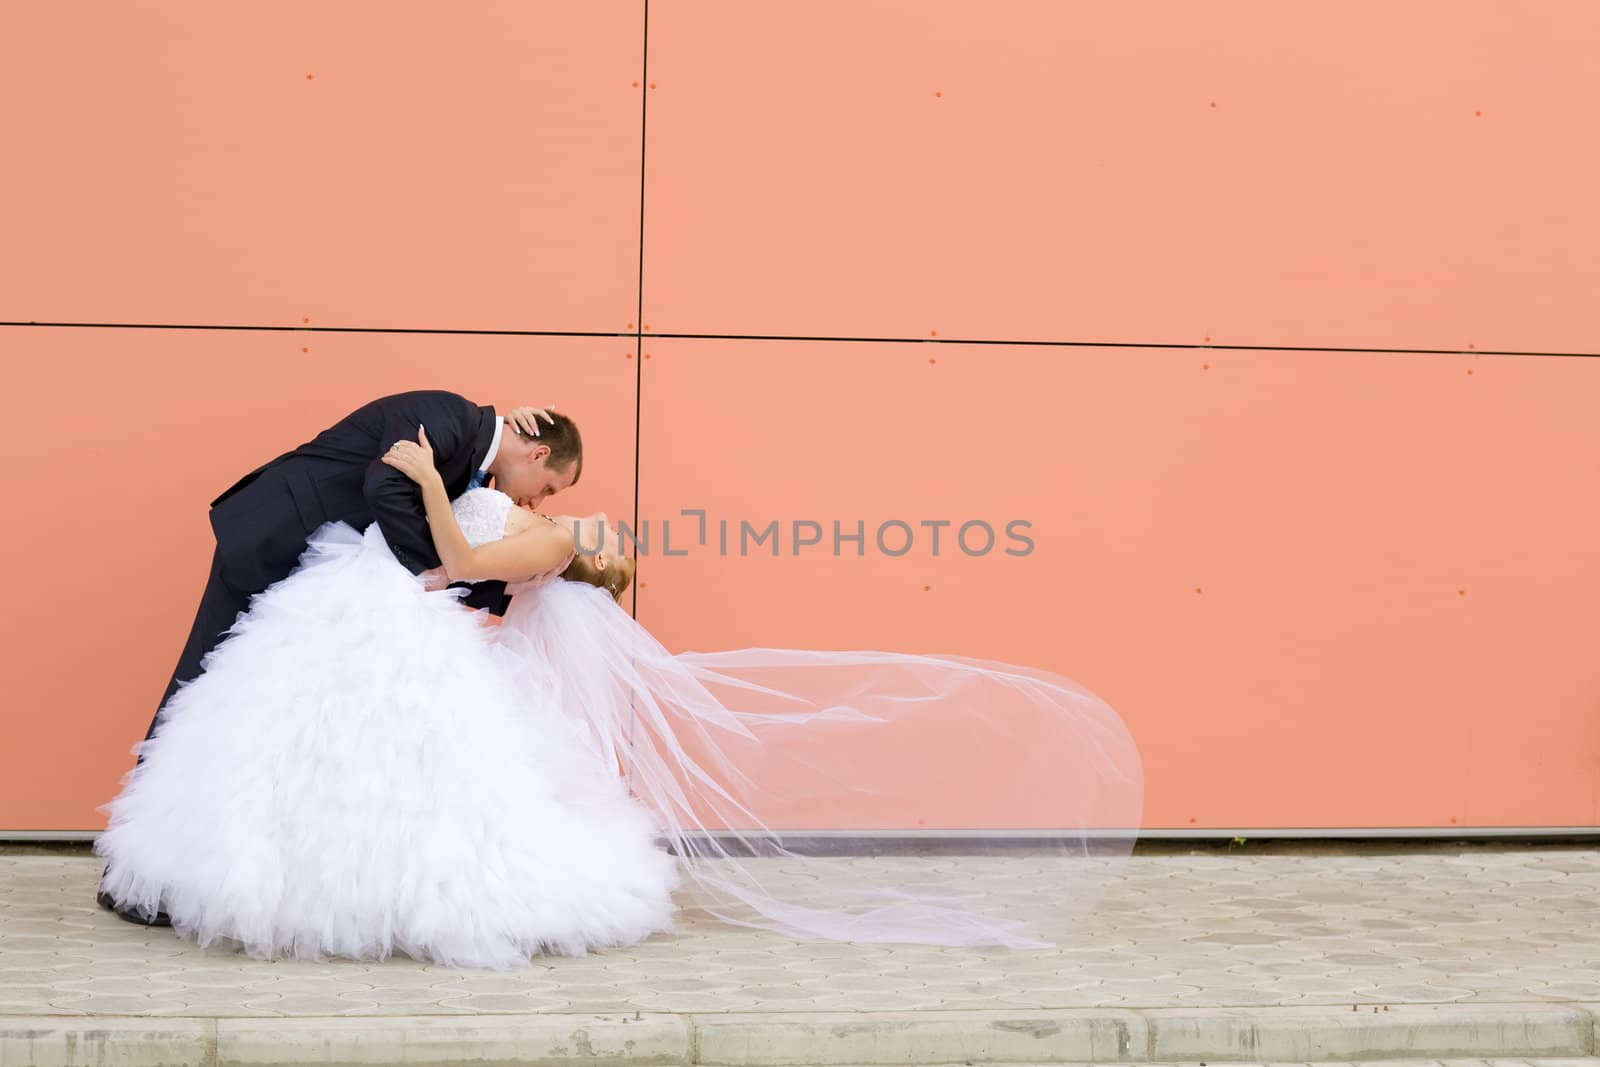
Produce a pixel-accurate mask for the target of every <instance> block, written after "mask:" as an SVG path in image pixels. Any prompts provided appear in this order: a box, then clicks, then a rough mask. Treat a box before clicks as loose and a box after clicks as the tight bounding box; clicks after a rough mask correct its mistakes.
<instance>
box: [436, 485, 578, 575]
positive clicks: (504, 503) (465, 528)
mask: <svg viewBox="0 0 1600 1067" xmlns="http://www.w3.org/2000/svg"><path fill="white" fill-rule="evenodd" d="M514 506H515V504H514V503H513V502H512V500H511V498H510V497H509V496H507V495H506V494H504V493H502V492H501V491H500V490H498V489H490V488H488V487H484V488H481V489H468V490H467V491H466V492H465V493H462V494H461V495H460V496H458V497H456V498H455V499H454V500H453V501H451V502H450V510H451V511H452V512H453V513H454V514H455V517H456V522H457V523H459V524H460V526H461V532H462V534H464V535H465V536H466V538H467V544H469V545H471V546H472V547H473V548H477V547H478V546H479V545H486V544H488V543H489V542H490V541H499V540H500V539H502V538H503V537H505V535H506V522H507V521H508V520H509V519H510V516H511V509H512V508H513V507H514ZM575 554H576V553H568V554H567V558H566V559H564V560H562V561H561V563H560V564H559V565H557V566H555V567H552V568H551V569H550V570H547V571H545V572H544V573H542V574H535V575H534V576H533V577H532V578H529V579H527V580H526V581H521V582H513V583H511V584H510V585H508V586H507V587H506V592H508V593H512V594H515V593H521V592H527V591H528V590H530V589H535V588H537V587H539V586H541V585H543V584H544V583H545V582H548V581H552V580H554V579H555V578H556V577H557V576H558V575H559V574H560V573H561V572H562V571H564V570H566V569H567V564H569V563H571V562H572V557H573V555H575Z"/></svg>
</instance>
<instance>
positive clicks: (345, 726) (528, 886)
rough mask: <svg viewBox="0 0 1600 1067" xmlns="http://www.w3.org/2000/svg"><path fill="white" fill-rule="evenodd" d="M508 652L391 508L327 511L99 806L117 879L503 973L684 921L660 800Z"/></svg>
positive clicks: (469, 515) (294, 940) (242, 913)
mask: <svg viewBox="0 0 1600 1067" xmlns="http://www.w3.org/2000/svg"><path fill="white" fill-rule="evenodd" d="M510 507H511V502H510V499H509V498H508V497H506V496H505V495H504V494H502V493H496V492H493V491H491V490H475V491H473V492H471V493H468V494H464V495H463V496H462V497H461V498H459V499H458V500H457V502H456V505H455V511H456V515H457V518H458V521H460V522H461V524H462V529H463V532H464V533H465V534H466V535H467V537H468V539H469V540H470V541H471V542H472V543H474V544H481V543H483V542H485V541H489V540H493V539H496V538H499V537H501V536H503V534H504V532H505V522H506V517H507V515H508V513H509V511H510ZM503 655H504V653H503V651H502V650H501V649H500V648H499V646H498V645H497V644H495V643H493V642H492V641H491V640H490V639H489V637H488V635H486V631H485V628H484V627H483V625H482V623H481V615H480V614H479V613H476V612H471V611H468V610H466V609H464V608H463V607H462V606H461V604H460V602H459V599H458V594H456V593H450V592H446V591H437V592H429V591H427V590H426V589H424V587H423V585H422V583H421V582H420V581H419V580H418V579H417V578H415V577H414V576H412V575H411V574H410V573H409V572H408V571H407V570H406V569H405V568H404V567H402V566H401V565H400V563H399V562H398V561H397V560H395V558H394V556H393V554H392V553H391V552H390V551H389V548H388V546H387V544H386V543H385V542H384V539H383V535H382V533H381V532H380V531H379V528H378V526H377V524H375V523H374V524H373V525H371V526H369V527H368V528H367V530H366V532H365V534H357V533H356V532H355V531H354V530H352V529H351V528H350V527H349V526H348V525H345V524H343V523H334V524H328V525H326V526H323V527H322V528H321V529H319V530H318V531H317V532H316V533H315V534H314V535H313V536H312V537H311V538H310V539H309V541H308V543H307V549H306V551H305V553H304V555H303V556H302V558H301V564H300V566H299V567H298V568H297V569H296V571H295V572H294V573H293V574H291V575H289V577H287V578H285V579H283V580H282V581H280V582H278V583H277V584H275V585H273V586H272V587H271V588H269V589H267V590H265V591H264V592H262V593H261V594H259V595H257V596H256V597H255V598H254V599H253V600H252V601H251V603H250V607H249V610H248V611H247V612H246V613H245V614H243V615H242V616H241V617H240V618H239V620H238V622H237V623H236V624H235V626H234V628H233V631H232V632H231V634H230V636H229V637H228V639H227V640H225V641H223V642H222V644H221V645H219V646H218V647H217V648H216V649H215V650H214V651H213V652H212V653H211V655H210V656H209V657H208V658H207V660H206V669H205V671H204V673H202V674H201V675H200V676H199V677H198V678H196V679H195V680H194V681H193V682H191V683H190V684H188V685H186V686H184V687H183V688H181V689H180V690H179V691H178V692H176V693H175V694H173V696H172V698H171V699H170V700H169V701H168V703H167V705H166V707H165V708H164V709H163V711H162V721H161V723H160V724H159V725H158V727H157V730H156V731H155V733H154V735H153V736H152V737H151V738H150V739H149V740H148V741H145V742H141V745H142V751H143V754H144V761H143V762H142V763H140V764H137V765H136V766H135V768H134V769H133V771H131V772H130V773H129V777H128V778H127V779H126V784H125V786H124V788H123V790H122V792H121V794H120V795H119V796H118V797H117V798H116V799H115V800H114V801H112V802H111V803H110V804H108V805H105V806H104V807H103V809H102V810H105V811H107V812H108V813H109V816H110V818H109V825H108V827H107V829H106V830H105V832H104V833H103V834H102V835H101V836H100V837H99V838H98V839H97V841H96V845H95V851H97V852H98V853H100V854H101V855H103V856H105V857H106V858H107V859H108V861H109V863H108V865H107V866H108V873H107V877H106V882H105V885H104V888H105V889H106V890H107V891H108V892H109V893H110V894H111V895H112V897H113V898H114V899H116V900H117V901H118V903H119V904H133V905H136V906H140V907H144V908H146V909H149V910H152V911H153V909H154V906H155V905H156V904H157V902H158V901H159V902H160V903H161V905H162V906H163V907H164V908H165V909H166V911H167V913H168V914H169V915H170V916H171V918H172V925H173V928H174V929H175V930H176V931H177V932H179V933H180V934H185V935H193V936H195V937H196V938H197V939H198V940H199V942H200V943H201V944H206V943H209V942H212V941H223V942H227V941H236V942H238V943H240V944H241V946H242V947H243V948H244V949H245V950H246V951H247V952H249V953H250V954H251V955H253V956H258V957H272V956H280V955H294V956H301V957H303V958H319V957H321V956H323V955H335V956H347V957H354V958H382V957H384V956H387V955H389V954H390V953H391V952H401V953H405V954H407V955H412V956H415V957H419V958H425V959H431V960H434V961H437V962H441V963H445V964H449V965H454V966H468V967H494V968H504V967H511V966H517V965H519V964H521V965H525V964H526V961H527V958H528V957H529V956H530V955H531V954H534V953H538V952H554V953H561V954H581V953H583V952H585V951H586V950H587V949H588V948H590V947H597V946H606V945H625V944H630V943H632V942H635V941H638V940H639V939H641V938H643V937H645V936H647V935H648V934H650V933H651V932H653V931H657V930H667V929H670V928H671V927H672V919H671V916H672V912H673V904H672V899H671V894H672V890H673V888H674V887H675V886H676V885H677V884H678V880H679V879H678V874H677V870H676V866H677V864H676V861H675V859H674V858H673V857H672V856H671V855H669V854H668V853H666V852H664V851H663V850H661V849H660V848H659V847H657V845H656V844H655V842H654V835H655V833H656V827H655V825H654V822H653V820H652V818H651V817H650V813H649V812H648V811H647V810H646V809H645V808H644V807H643V805H641V804H640V803H639V802H638V801H637V800H635V799H633V798H632V797H630V796H629V795H628V792H627V788H626V784H625V783H624V782H623V780H622V778H621V777H620V776H619V774H618V771H617V769H616V767H615V765H613V766H611V767H610V768H609V769H608V768H607V767H606V765H605V764H603V763H602V762H601V760H600V759H599V757H598V756H597V755H595V754H594V752H593V751H592V750H591V748H590V747H588V746H587V745H586V743H585V742H584V740H583V738H582V735H581V734H580V733H579V732H578V727H579V726H580V725H581V724H580V723H579V722H578V721H576V720H574V719H572V718H569V717H567V716H564V715H561V714H559V713H558V712H557V710H556V708H555V706H554V704H553V699H552V698H553V687H554V681H553V679H552V678H550V677H549V676H548V675H547V674H546V673H545V672H541V671H539V670H537V669H535V665H534V664H531V663H530V664H522V665H520V667H519V670H518V672H517V673H516V674H515V676H513V675H512V674H511V673H510V672H508V671H506V670H505V669H504V668H503V666H501V665H499V664H497V662H496V659H497V657H503ZM139 750H140V749H139V746H136V748H135V751H139Z"/></svg>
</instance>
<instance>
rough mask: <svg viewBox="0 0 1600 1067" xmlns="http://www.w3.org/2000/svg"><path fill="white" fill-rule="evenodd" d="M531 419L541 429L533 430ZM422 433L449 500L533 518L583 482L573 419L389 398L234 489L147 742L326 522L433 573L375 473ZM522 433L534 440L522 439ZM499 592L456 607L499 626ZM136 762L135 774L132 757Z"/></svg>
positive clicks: (392, 477) (429, 540) (399, 480)
mask: <svg viewBox="0 0 1600 1067" xmlns="http://www.w3.org/2000/svg"><path fill="white" fill-rule="evenodd" d="M538 417H542V418H544V419H545V420H546V422H548V423H549V425H547V426H540V425H539V423H538ZM419 426H424V427H426V428H427V431H428V440H429V442H430V443H431V444H432V445H433V453H434V462H435V464H436V465H437V466H438V468H439V473H440V474H441V475H442V476H443V477H444V484H445V490H446V492H448V494H449V495H450V497H451V498H452V499H454V498H455V497H457V496H460V495H461V494H462V493H464V492H466V491H467V490H468V489H470V488H474V487H476V486H479V485H482V484H484V483H485V482H486V481H487V480H489V479H491V478H492V479H493V480H494V485H495V488H497V489H499V490H500V491H501V492H504V493H506V494H507V495H508V496H510V497H511V498H512V499H513V500H515V501H516V502H517V503H518V504H519V505H523V506H526V507H537V506H538V505H539V504H540V502H541V501H543V500H544V498H545V497H547V496H550V495H551V494H553V493H558V492H560V491H561V490H563V489H566V488H568V487H569V486H571V485H574V484H576V483H577V481H578V476H579V475H580V474H582V473H583V441H582V439H581V438H580V437H579V436H578V428H577V427H576V426H575V425H573V422H572V420H571V419H569V418H567V417H566V416H565V415H561V414H559V413H551V412H547V411H545V410H543V409H539V408H518V409H516V410H515V411H513V412H512V413H511V414H510V415H509V416H507V417H506V418H501V417H500V416H497V415H496V414H495V410H494V408H492V407H487V406H479V405H477V404H474V403H472V402H471V401H470V400H467V399H466V398H465V397H462V396H457V395H456V394H455V393H447V392H443V391H439V390H427V391H418V392H412V393H398V394H396V395H394V396H386V397H383V398H381V399H378V400H374V401H372V403H370V404H367V405H366V406H365V407H362V408H359V409H357V410H356V411H354V412H352V413H351V414H349V415H348V416H346V417H345V418H343V419H341V420H340V421H339V422H337V423H335V424H334V425H332V426H330V427H328V428H327V429H326V430H323V431H322V432H321V433H320V434H318V435H317V436H316V437H315V438H313V439H312V440H310V441H308V442H307V443H305V444H303V445H301V446H300V447H299V448H296V449H293V450H292V451H289V452H285V453H284V454H283V455H281V456H279V457H278V458H277V459H274V460H273V461H272V462H270V463H268V464H266V465H265V466H262V467H258V468H256V469H255V470H253V471H251V472H250V473H249V474H246V475H245V476H244V477H243V478H241V479H239V480H238V481H237V482H235V483H234V484H233V485H232V486H231V487H230V488H229V489H227V490H226V491H225V492H224V493H223V494H222V495H221V496H219V497H217V499H215V500H213V501H212V502H211V529H212V531H213V532H214V533H215V534H216V540H217V548H216V552H215V553H214V554H213V556H212V558H211V577H210V579H209V580H208V581H207V582H206V588H205V592H204V593H203V594H202V595H201V597H200V610H199V612H198V613H196V615H195V620H194V626H193V628H192V629H191V630H190V631H189V640H188V642H187V643H185V645H184V646H183V653H182V655H180V656H179V657H178V667H177V669H176V670H175V671H173V673H172V680H171V681H170V682H168V683H167V691H166V692H165V693H164V694H163V695H162V697H161V703H160V704H158V705H157V711H156V715H155V717H154V718H152V719H151V721H150V728H149V729H148V730H146V731H145V739H146V740H149V738H150V737H151V736H152V735H153V734H154V733H155V730H156V724H157V723H158V722H159V721H160V709H161V708H162V707H163V706H165V705H166V702H167V700H168V699H169V698H170V697H171V696H172V694H173V693H174V692H176V691H177V689H178V687H179V686H180V685H181V684H183V683H184V682H188V681H191V680H193V679H194V678H197V677H199V675H200V673H201V667H200V661H201V660H202V659H203V658H205V655H206V653H208V652H210V651H211V650H212V649H213V648H215V647H216V646H217V645H219V644H220V643H221V642H222V639H223V637H224V636H226V634H227V631H228V628H229V627H231V626H232V625H233V623H234V620H235V619H237V618H238V617H239V614H240V613H241V612H243V611H244V609H245V606H246V604H247V603H248V601H249V599H250V597H251V596H253V595H255V594H256V593H259V592H261V591H262V590H264V589H266V588H267V587H268V586H269V585H272V584H273V583H274V582H277V581H279V580H281V579H283V578H286V577H288V575H289V572H290V571H292V570H293V569H294V568H295V564H296V563H297V562H298V561H299V558H300V553H301V552H302V551H304V549H305V547H306V538H308V537H309V536H310V535H311V534H312V533H313V532H314V531H315V530H316V529H317V527H319V526H321V525H322V524H323V523H324V522H332V521H337V520H343V521H344V522H347V523H349V524H350V525H351V526H353V527H355V528H356V529H357V530H362V529H365V528H366V527H367V526H368V525H369V524H370V523H372V522H377V524H378V527H379V529H380V530H382V531H383V536H384V540H385V541H387V542H388V544H389V547H390V548H391V549H392V550H393V551H394V554H395V557H396V558H397V559H398V560H399V561H400V562H401V563H402V564H404V565H405V567H406V569H408V570H409V571H411V573H412V574H421V573H422V572H423V571H424V570H430V569H432V568H436V567H438V566H439V565H440V564H439V557H438V555H437V554H436V553H435V552H434V548H433V537H432V535H431V534H430V533H429V531H428V520H427V515H426V513H425V512H424V510H423V506H422V494H421V493H420V492H419V491H418V490H417V487H416V484H415V483H413V482H412V481H411V480H410V479H409V478H407V477H406V476H405V475H404V474H403V473H401V472H400V471H399V470H397V469H395V468H394V467H391V466H389V465H388V464H386V463H384V462H382V456H383V454H384V453H385V452H386V451H387V450H388V448H389V446H390V445H392V444H394V443H395V442H396V441H414V440H416V438H417V429H418V427H419ZM525 431H531V433H530V432H525ZM505 586H506V583H504V582H493V581H487V582H479V583H476V584H474V585H473V586H471V587H470V588H471V592H470V593H468V595H467V596H466V597H465V598H464V602H465V603H466V604H468V605H469V606H471V607H475V608H487V609H488V610H489V611H490V612H492V613H493V614H495V615H503V614H504V613H505V610H506V605H507V604H508V603H509V602H510V597H508V596H507V595H506V591H505ZM138 762H140V763H142V762H144V756H143V755H142V754H141V755H140V757H139V760H138ZM98 899H99V902H100V904H101V905H102V906H104V907H107V908H110V909H111V910H113V911H116V913H117V915H118V916H119V917H121V918H123V919H126V920H128V921H129V922H134V923H141V924H144V925H148V926H167V925H170V922H169V920H168V919H167V915H166V912H164V911H163V912H157V913H156V914H155V915H154V916H150V915H147V914H145V913H144V912H142V911H138V910H136V909H132V908H130V909H122V910H119V909H117V908H116V907H115V904H114V901H112V899H111V897H110V895H109V894H108V893H106V892H105V891H104V890H102V891H101V892H100V893H99V896H98Z"/></svg>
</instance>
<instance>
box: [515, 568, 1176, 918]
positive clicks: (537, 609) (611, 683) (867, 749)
mask: <svg viewBox="0 0 1600 1067" xmlns="http://www.w3.org/2000/svg"><path fill="white" fill-rule="evenodd" d="M498 639H499V641H500V642H501V643H502V647H503V648H504V649H505V650H506V651H508V652H509V653H511V655H510V656H509V660H510V661H511V662H512V663H513V664H517V663H521V664H522V665H523V666H524V667H525V669H527V670H528V671H529V672H530V677H531V676H532V674H533V673H538V674H539V675H540V677H541V678H544V679H548V677H549V675H548V674H546V673H544V672H547V671H553V673H554V676H555V678H556V679H557V689H556V691H557V694H558V696H557V699H558V701H559V707H560V710H561V712H562V713H563V714H564V715H565V716H567V717H569V718H574V719H577V720H580V723H581V728H582V730H583V731H584V732H585V733H586V735H587V738H588V741H589V743H590V745H591V747H592V748H593V749H594V751H595V752H596V753H597V755H599V756H600V757H601V758H602V759H604V760H608V761H611V762H612V763H615V764H616V765H617V767H618V768H619V771H620V772H622V773H623V774H624V776H625V780H626V784H627V787H628V788H629V789H630V790H631V791H632V793H633V794H634V795H635V796H636V797H637V798H638V799H639V800H640V801H641V802H642V803H644V804H645V805H647V806H648V807H649V808H650V809H651V810H652V811H653V812H654V813H655V816H656V818H657V820H658V825H659V828H660V833H661V836H662V837H663V838H664V839H665V843H666V845H667V846H668V847H669V848H670V849H671V850H672V851H673V852H674V853H675V854H676V855H677V856H679V857H680V859H681V863H680V868H681V870H682V872H683V874H684V875H685V876H686V878H685V881H684V883H683V885H684V891H685V892H686V893H687V895H688V897H689V901H688V903H689V905H690V906H691V907H697V908H699V909H701V910H702V911H704V912H705V913H707V914H709V915H712V916H714V917H716V918H717V919H720V920H722V921H724V922H727V923H732V924H735V925H741V926H749V927H753V928H759V929H765V930H772V931H775V932H779V933H783V934H785V935H788V936H790V937H794V938H800V939H807V938H827V939H834V940H847V941H892V942H912V943H921V944H937V945H1003V946H1007V947H1011V948H1046V947H1050V946H1052V945H1054V944H1056V943H1058V941H1059V939H1060V938H1061V936H1062V935H1063V934H1064V933H1065V932H1066V930H1067V928H1068V927H1069V926H1070V924H1071V922H1072V921H1073V919H1075V918H1076V917H1078V916H1081V915H1082V914H1083V913H1084V912H1085V911H1087V910H1088V909H1090V908H1092V907H1093V906H1094V903H1095V902H1096V900H1098V898H1099V897H1100V896H1101V894H1102V893H1103V891H1104V890H1105V888H1106V887H1107V886H1108V885H1109V884H1110V883H1111V882H1112V881H1113V880H1114V879H1115V878H1116V876H1117V875H1118V873H1119V872H1118V867H1119V866H1120V861H1121V860H1123V859H1125V858H1126V856H1127V855H1128V853H1129V852H1130V851H1131V849H1132V846H1133V842H1134V839H1135V837H1136V835H1137V832H1138V828H1139V825H1140V816H1141V813H1142V809H1143V799H1144V781H1143V770H1142V766H1141V763H1140V759H1139V753H1138V749H1137V747H1136V746H1135V744H1134V742H1133V739H1132V737H1131V736H1130V735H1129V733H1128V731H1127V729H1126V728H1125V727H1124V725H1123V723H1122V721H1121V720H1120V719H1119V718H1118V716H1117V714H1116V712H1115V711H1113V710H1112V709H1111V708H1110V707H1109V706H1107V705H1106V703H1105V702H1104V701H1102V700H1100V699H1099V698H1098V697H1096V696H1095V695H1094V694H1093V693H1091V692H1090V691H1088V690H1087V689H1085V688H1083V687H1082V686H1080V685H1078V684H1076V683H1075V682H1072V681H1071V680H1069V679H1067V678H1064V677H1061V676H1059V675H1055V674H1051V673H1049V672H1046V671H1042V670H1035V669H1032V668H1027V667H1020V666H1016V665H1012V664H1006V663H997V662H990V661H985V660H979V659H968V658H962V657H954V656H933V655H913V654H904V653H892V652H871V651H855V652H846V651H812V650H801V649H772V648H749V649H737V650H733V651H726V652H697V653H681V654H678V655H673V654H671V653H669V652H668V651H667V650H666V649H665V648H664V647H663V646H662V645H661V644H660V643H659V642H658V641H656V640H655V639H654V638H653V637H651V635H650V634H649V632H648V631H647V630H645V629H644V627H642V626H641V625H639V623H638V622H637V621H636V620H634V619H633V617H632V616H630V615H629V614H628V613H627V612H626V611H625V610H623V609H622V608H621V607H620V606H618V605H617V604H616V603H615V602H614V601H612V599H611V597H610V596H609V595H607V594H606V593H605V592H603V591H602V590H599V589H596V588H594V587H592V586H588V585H583V584H581V583H575V582H562V581H555V582H551V583H549V584H547V585H545V586H543V587H541V588H539V589H537V590H534V591H530V592H529V593H526V594H523V595H519V596H517V597H516V598H514V599H513V601H512V605H511V607H510V608H509V609H508V610H507V612H506V615H505V618H504V620H503V623H502V625H501V627H500V628H499V638H498ZM513 669H516V668H515V667H513ZM530 684H533V683H530Z"/></svg>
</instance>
